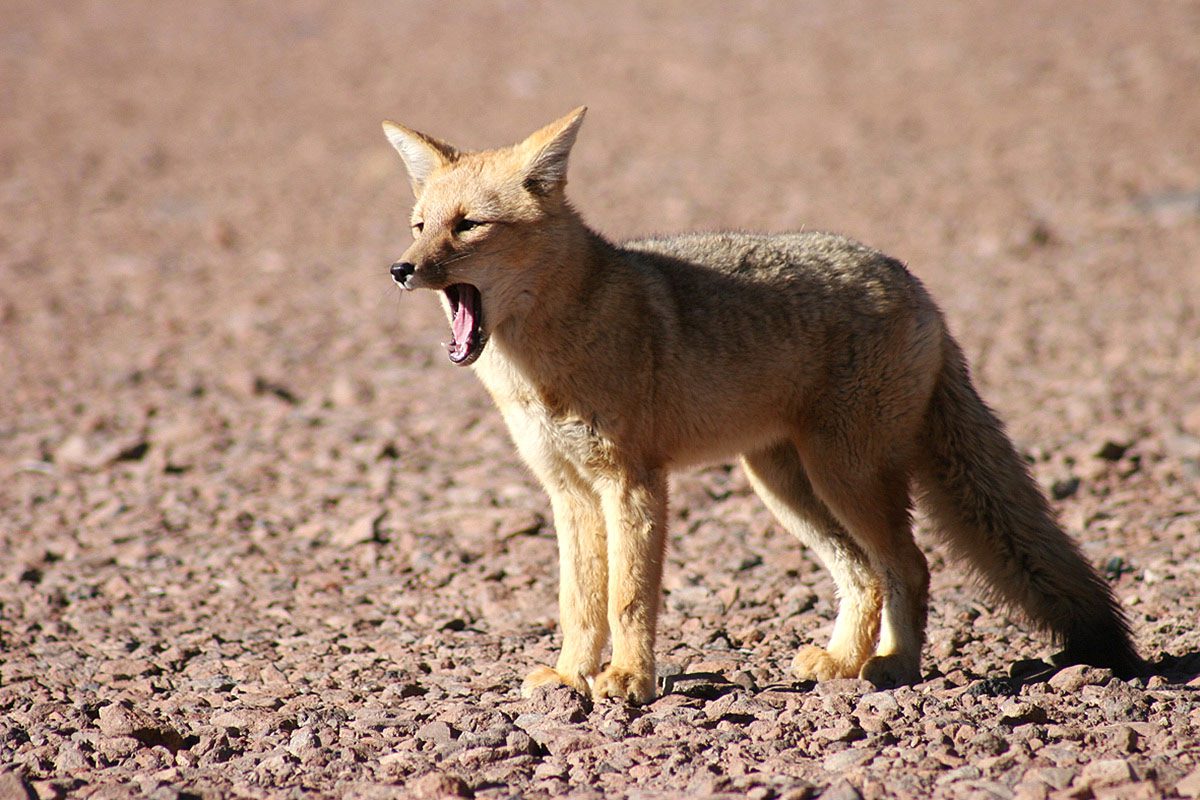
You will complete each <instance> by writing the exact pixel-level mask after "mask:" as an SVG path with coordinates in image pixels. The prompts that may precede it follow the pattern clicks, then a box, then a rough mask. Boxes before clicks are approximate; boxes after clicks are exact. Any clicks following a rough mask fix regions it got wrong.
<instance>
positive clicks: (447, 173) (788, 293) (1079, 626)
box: [383, 107, 1143, 704]
mask: <svg viewBox="0 0 1200 800" xmlns="http://www.w3.org/2000/svg"><path fill="white" fill-rule="evenodd" d="M585 112H586V108H585V107H579V108H577V109H575V110H574V111H572V112H571V113H569V114H567V115H566V116H564V117H562V118H560V119H558V120H556V121H555V122H552V123H550V124H549V125H546V126H545V127H543V128H541V129H539V130H537V131H536V132H534V133H533V134H531V135H529V136H528V137H527V138H525V139H524V140H523V141H521V142H520V143H518V144H515V145H512V146H508V147H502V148H498V149H492V150H486V151H467V150H460V149H458V148H456V147H454V146H452V145H450V144H447V143H446V142H444V141H442V140H440V139H437V138H434V137H432V136H429V135H427V134H424V133H420V132H418V131H416V130H414V129H412V128H408V127H405V126H404V125H401V124H399V123H396V122H391V121H385V122H384V123H383V129H384V133H385V134H386V136H387V139H388V140H389V142H390V143H391V145H392V146H393V147H394V148H395V149H396V150H397V151H398V152H399V154H400V158H401V160H402V161H403V163H404V166H405V168H406V170H407V173H408V178H409V181H410V183H411V187H412V190H413V193H414V196H415V203H414V204H413V207H412V215H411V226H412V236H413V241H412V244H411V246H409V247H408V248H407V250H405V251H404V253H403V254H402V255H401V257H400V258H399V260H397V261H395V262H394V263H393V264H391V266H390V274H391V277H392V279H393V280H394V282H395V283H396V284H397V285H398V286H399V287H400V288H401V289H402V290H404V291H406V292H407V291H418V290H430V291H432V292H434V293H436V294H437V296H438V297H439V298H440V302H441V305H442V306H443V308H444V311H445V314H446V318H447V320H448V322H449V326H450V341H449V343H448V345H447V348H448V356H449V360H450V361H451V362H452V363H453V364H455V365H458V366H463V367H465V366H470V367H471V369H473V370H474V372H475V374H476V375H477V376H478V378H479V379H480V380H481V382H482V383H483V386H484V387H485V388H486V390H487V392H488V393H489V394H490V395H491V398H492V399H493V401H494V402H495V405H496V406H497V408H498V409H499V411H500V414H501V416H502V417H503V419H504V422H505V424H506V425H507V427H508V430H509V432H510V434H511V437H512V440H513V442H514V444H515V446H516V449H517V451H518V453H519V454H520V456H521V458H522V459H523V460H524V461H525V463H526V464H527V465H528V466H529V468H530V470H531V471H532V473H533V474H534V476H536V478H537V479H538V481H539V482H540V483H541V484H542V486H543V487H544V488H545V491H546V493H547V495H548V496H549V501H550V506H551V510H552V513H553V523H554V529H555V535H556V539H557V548H558V554H559V587H558V606H559V616H560V625H559V627H560V629H561V636H562V642H561V649H560V650H559V654H558V657H557V660H556V662H555V664H554V666H552V667H551V666H539V667H537V668H535V669H533V671H531V672H529V673H528V676H527V677H526V678H525V679H524V682H523V684H522V688H521V691H522V694H523V695H525V696H530V695H532V694H533V693H534V692H535V691H536V690H538V688H539V687H542V686H556V685H560V684H562V685H566V686H569V687H572V688H573V689H575V690H577V691H578V692H581V693H583V694H584V695H589V696H591V697H592V698H595V699H605V698H612V699H615V700H617V701H624V702H629V703H635V704H638V703H646V702H649V701H651V700H652V699H653V698H654V697H655V696H656V673H655V652H654V648H655V638H656V635H657V623H658V613H659V606H660V595H661V591H662V575H663V563H664V557H665V548H666V542H667V495H668V476H669V474H670V473H672V472H673V471H675V470H679V469H683V468H688V467H693V466H696V465H703V464H707V463H713V462H721V461H730V460H733V459H735V458H736V459H739V460H740V463H741V466H742V467H743V469H744V471H745V474H746V476H747V477H748V481H749V483H750V485H751V487H752V488H753V490H754V492H755V493H756V494H757V495H758V496H759V497H760V498H761V499H762V501H763V503H764V504H765V505H766V506H767V508H768V509H770V511H771V512H772V513H773V515H774V517H775V519H777V520H778V522H779V524H780V525H781V526H782V527H783V528H784V529H786V530H787V531H788V532H790V533H791V534H792V535H794V536H795V537H796V538H797V539H799V540H800V542H802V543H803V544H804V545H805V546H807V547H808V548H809V549H810V550H811V551H812V552H813V553H814V554H815V555H816V556H817V557H818V559H819V560H820V561H821V562H822V563H823V564H824V566H825V567H826V569H827V570H828V571H829V572H830V573H831V574H832V577H833V580H834V583H835V585H836V589H837V615H836V619H835V623H834V626H833V632H832V634H831V636H830V638H829V641H828V643H827V644H826V645H825V646H824V647H820V646H818V645H815V644H814V645H807V646H805V647H803V648H801V649H800V650H799V652H798V653H797V654H796V656H795V659H794V661H793V663H792V673H793V675H794V677H795V678H796V679H797V680H800V681H826V680H830V679H835V678H855V677H857V678H861V679H864V680H866V681H869V682H870V683H872V684H874V685H875V686H877V687H881V688H886V687H895V686H901V685H908V684H913V683H917V682H919V681H920V680H921V651H922V648H923V646H924V644H925V628H926V617H927V614H928V604H929V585H930V573H929V568H928V565H927V561H926V557H925V555H924V554H923V551H922V550H921V548H920V547H919V546H918V544H917V543H916V540H915V539H914V536H913V524H914V523H913V512H914V509H915V508H920V509H921V510H923V511H924V513H925V514H926V516H927V517H928V519H929V520H930V522H931V524H932V526H933V529H934V531H935V532H936V540H937V541H939V542H940V543H941V544H942V545H943V546H945V547H946V548H947V549H948V550H949V551H950V552H951V554H952V555H954V556H956V557H957V558H958V559H959V560H961V561H962V562H965V564H966V566H967V568H968V570H969V571H970V572H971V573H973V574H974V575H975V576H976V577H977V578H978V579H979V582H980V583H981V584H982V586H983V590H984V591H985V592H986V594H987V595H989V596H990V598H991V599H993V600H995V601H998V602H1000V603H1002V604H1004V605H1006V606H1007V607H1009V608H1010V609H1012V610H1014V611H1015V612H1017V613H1019V614H1020V615H1021V616H1022V617H1023V618H1024V619H1026V620H1027V621H1028V622H1029V623H1030V624H1031V625H1032V626H1034V627H1035V628H1037V629H1040V630H1042V631H1044V632H1047V633H1049V634H1050V635H1051V636H1052V637H1053V640H1054V642H1055V643H1056V644H1057V645H1060V646H1061V647H1062V648H1063V649H1062V651H1061V652H1060V653H1058V654H1057V656H1056V657H1055V661H1056V663H1059V664H1067V663H1085V664H1092V665H1095V666H1099V667H1107V668H1110V669H1112V670H1113V671H1114V672H1115V673H1116V674H1118V675H1122V676H1133V675H1137V674H1140V673H1141V672H1142V669H1143V662H1142V660H1141V658H1140V657H1139V655H1138V653H1137V650H1136V648H1135V646H1134V643H1133V641H1132V632H1131V626H1130V624H1129V622H1128V619H1127V617H1126V616H1125V613H1124V611H1123V609H1122V607H1121V605H1120V604H1119V602H1118V600H1117V598H1116V596H1115V594H1114V592H1113V590H1112V588H1111V587H1110V586H1109V584H1108V583H1107V582H1106V580H1105V579H1104V578H1103V577H1102V576H1101V575H1100V574H1099V573H1098V572H1097V571H1096V570H1095V569H1094V568H1093V567H1092V565H1091V564H1089V562H1088V561H1087V560H1086V559H1085V558H1084V556H1083V554H1082V552H1081V550H1080V549H1079V546H1078V545H1077V544H1076V542H1075V541H1074V540H1073V539H1072V538H1071V537H1070V536H1069V535H1068V534H1067V533H1066V532H1065V531H1064V530H1063V529H1062V528H1061V527H1060V526H1059V524H1058V522H1057V521H1056V519H1055V515H1054V513H1053V511H1052V509H1051V506H1050V504H1049V502H1048V501H1047V499H1046V497H1045V495H1044V494H1043V493H1042V491H1041V489H1040V488H1039V486H1038V485H1037V483H1036V482H1035V480H1034V479H1033V477H1032V475H1031V473H1030V470H1029V468H1028V466H1027V464H1026V462H1025V460H1024V459H1023V458H1022V456H1021V455H1020V454H1019V453H1018V451H1017V449H1016V447H1015V446H1014V445H1013V443H1012V441H1011V440H1010V439H1009V437H1008V435H1007V434H1006V432H1005V429H1004V426H1003V424H1002V422H1001V421H1000V420H999V419H998V417H997V416H996V414H995V413H994V412H993V411H992V410H991V409H990V408H989V406H988V405H987V404H986V403H985V401H984V400H983V399H982V398H981V397H980V395H979V393H978V392H977V391H976V389H975V387H974V384H973V383H972V380H971V376H970V372H969V367H968V364H967V360H966V358H965V356H964V353H963V350H962V348H961V347H960V346H959V345H958V343H957V342H956V341H955V339H954V338H953V337H952V336H951V334H950V332H949V329H948V327H947V323H946V320H945V318H944V316H943V314H942V312H941V311H940V309H939V308H938V306H937V305H936V304H935V303H934V301H933V299H932V298H931V297H930V295H929V293H928V292H927V291H926V289H925V287H924V286H923V284H922V283H921V281H920V280H918V278H917V277H915V276H914V275H913V274H912V273H910V272H909V270H908V269H907V268H906V267H905V266H904V265H903V264H902V263H901V262H900V261H898V260H896V259H894V258H891V257H889V256H887V255H884V254H883V253H881V252H878V251H876V250H874V249H871V248H869V247H867V246H866V245H863V244H861V243H859V242H857V241H854V240H852V239H849V238H846V237H843V236H840V235H836V234H831V233H821V232H800V233H780V234H761V233H745V232H727V233H687V234H681V235H675V236H659V237H651V238H642V239H638V240H632V241H625V242H623V243H615V242H613V241H610V240H609V239H607V238H605V237H604V236H602V235H601V234H599V233H597V232H596V231H594V230H593V229H591V228H590V227H589V226H588V225H587V224H586V223H585V222H584V220H583V218H582V217H581V215H580V214H579V212H578V211H577V210H576V209H575V207H574V206H573V205H572V203H571V202H570V201H569V200H568V198H567V196H566V192H565V187H566V183H567V164H568V159H569V156H570V153H571V151H572V148H573V146H574V144H575V141H576V138H577V134H578V131H579V128H580V125H581V123H582V122H583V118H584V114H585ZM609 645H611V649H610V651H609V659H608V662H607V664H606V663H604V661H603V655H604V652H605V649H606V647H609Z"/></svg>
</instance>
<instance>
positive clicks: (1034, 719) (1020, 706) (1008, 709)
mask: <svg viewBox="0 0 1200 800" xmlns="http://www.w3.org/2000/svg"><path fill="white" fill-rule="evenodd" d="M1046 719H1047V717H1046V709H1044V708H1042V707H1041V706H1037V705H1034V704H1033V703H1029V702H1026V701H1024V700H1011V701H1009V702H1007V703H1005V704H1004V705H1002V706H1001V707H1000V724H1001V725H1011V726H1012V727H1014V728H1015V727H1017V726H1018V725H1029V724H1033V723H1041V722H1045V721H1046Z"/></svg>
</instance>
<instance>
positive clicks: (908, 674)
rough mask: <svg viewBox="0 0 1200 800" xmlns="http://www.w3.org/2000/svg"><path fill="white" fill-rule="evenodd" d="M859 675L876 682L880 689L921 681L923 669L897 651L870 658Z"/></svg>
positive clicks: (865, 679)
mask: <svg viewBox="0 0 1200 800" xmlns="http://www.w3.org/2000/svg"><path fill="white" fill-rule="evenodd" d="M858 676H859V677H860V678H862V679H863V680H864V681H870V682H871V683H873V684H875V687H876V688H878V689H894V688H895V687H897V686H910V685H912V684H914V683H920V682H921V670H920V669H919V668H918V667H917V665H916V664H914V663H912V660H911V659H907V658H904V657H902V656H900V655H899V654H896V653H893V654H891V655H886V656H872V657H871V658H868V659H867V662H866V663H865V664H863V666H862V670H860V671H859V673H858Z"/></svg>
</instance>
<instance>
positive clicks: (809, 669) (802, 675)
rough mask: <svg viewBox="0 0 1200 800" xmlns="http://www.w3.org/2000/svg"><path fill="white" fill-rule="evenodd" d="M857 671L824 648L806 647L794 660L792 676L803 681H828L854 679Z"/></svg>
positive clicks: (801, 649) (802, 648)
mask: <svg viewBox="0 0 1200 800" xmlns="http://www.w3.org/2000/svg"><path fill="white" fill-rule="evenodd" d="M854 674H855V671H854V670H852V669H847V668H846V666H845V665H844V664H843V663H842V662H840V661H837V660H835V659H834V657H833V656H831V655H829V652H828V651H827V650H825V648H823V647H817V646H816V645H812V644H810V645H806V646H805V647H801V648H800V651H799V652H798V653H796V657H795V658H794V659H792V675H793V676H794V677H795V678H796V680H801V681H828V680H832V679H834V678H852V677H854Z"/></svg>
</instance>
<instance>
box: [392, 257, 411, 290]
mask: <svg viewBox="0 0 1200 800" xmlns="http://www.w3.org/2000/svg"><path fill="white" fill-rule="evenodd" d="M416 271H417V268H416V266H414V265H413V264H410V263H408V262H407V261H397V262H396V263H395V264H392V280H394V281H395V282H396V283H398V284H400V285H401V286H404V285H406V284H407V283H408V279H409V278H411V277H412V274H413V273H414V272H416Z"/></svg>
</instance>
